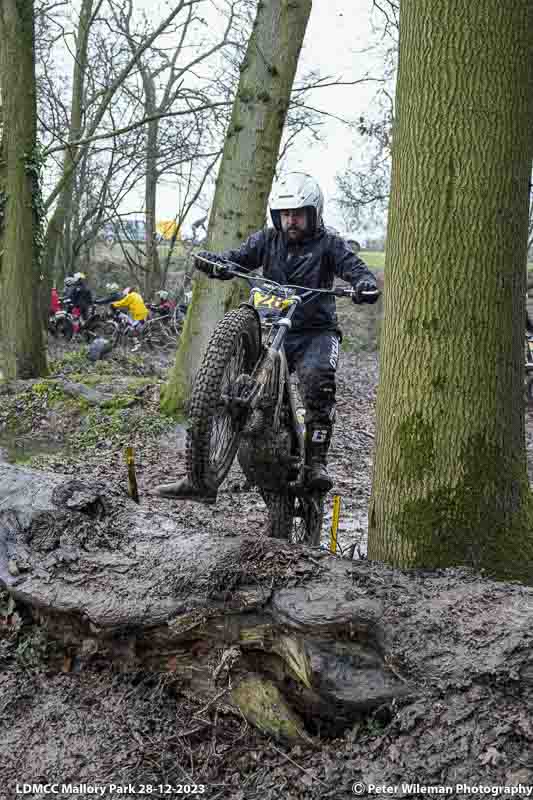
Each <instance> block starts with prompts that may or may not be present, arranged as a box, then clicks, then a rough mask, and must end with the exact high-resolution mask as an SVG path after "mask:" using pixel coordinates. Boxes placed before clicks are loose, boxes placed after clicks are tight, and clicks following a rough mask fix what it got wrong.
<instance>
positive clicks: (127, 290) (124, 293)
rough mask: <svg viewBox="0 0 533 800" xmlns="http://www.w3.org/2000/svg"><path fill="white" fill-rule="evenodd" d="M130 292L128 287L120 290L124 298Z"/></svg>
mask: <svg viewBox="0 0 533 800" xmlns="http://www.w3.org/2000/svg"><path fill="white" fill-rule="evenodd" d="M130 292H131V289H130V287H129V286H126V288H125V289H123V290H122V297H126V295H128V294H129V293H130Z"/></svg>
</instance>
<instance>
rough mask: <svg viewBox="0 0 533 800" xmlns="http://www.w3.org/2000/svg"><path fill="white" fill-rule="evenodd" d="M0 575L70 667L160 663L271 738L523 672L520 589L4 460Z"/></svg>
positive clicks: (334, 725)
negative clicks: (329, 548)
mask: <svg viewBox="0 0 533 800" xmlns="http://www.w3.org/2000/svg"><path fill="white" fill-rule="evenodd" d="M0 584H1V585H2V586H3V587H4V588H6V589H7V590H8V591H9V593H10V594H11V595H12V596H13V598H14V600H15V602H16V603H17V606H20V607H21V608H23V609H25V610H26V612H27V613H29V614H31V616H32V618H33V620H34V621H35V622H38V623H39V624H41V625H45V626H46V628H47V631H48V635H49V636H50V637H51V638H53V639H54V640H55V641H56V642H57V643H58V644H59V645H60V646H61V652H62V656H63V658H65V657H66V658H67V659H70V660H71V661H75V662H76V663H77V665H78V668H82V667H86V668H91V667H93V666H98V667H101V666H102V665H107V666H111V667H113V668H115V669H118V670H123V671H124V670H138V669H140V670H161V671H169V672H172V673H174V675H175V676H176V679H177V682H178V685H179V691H181V692H183V693H184V694H185V695H191V694H192V695H194V696H195V697H200V698H202V699H205V703H206V704H207V705H209V704H214V703H216V704H217V705H219V706H220V707H221V708H226V709H227V710H231V709H233V710H236V709H239V710H240V712H241V713H242V714H243V715H244V716H245V717H246V718H247V719H248V720H249V721H250V722H251V723H252V724H254V725H256V726H257V727H258V728H260V729H261V730H263V731H264V732H266V733H269V734H271V735H273V736H275V737H277V738H280V739H288V740H292V741H309V739H310V737H312V736H313V734H315V733H316V732H318V731H320V733H321V734H328V735H336V734H338V733H340V732H342V731H343V730H344V729H345V728H346V727H348V726H349V725H352V724H353V723H354V721H356V720H358V719H360V718H361V716H362V715H365V714H368V713H369V712H372V711H375V710H376V709H380V708H381V709H387V708H390V707H391V706H392V705H393V704H396V705H397V704H399V703H407V702H412V701H416V700H417V699H419V698H427V697H428V696H431V695H432V694H434V695H435V696H437V695H439V696H441V695H442V693H443V692H446V691H448V690H450V689H454V690H457V689H460V688H462V687H469V686H472V685H473V684H476V683H479V684H482V683H485V682H486V681H487V680H488V678H489V677H490V678H492V679H494V680H506V679H509V680H515V679H516V678H517V676H518V678H519V679H520V681H521V682H522V684H528V685H531V684H532V683H533V651H532V649H531V645H532V642H533V590H532V589H530V588H528V587H524V586H521V585H516V584H501V583H496V582H493V581H489V580H486V579H484V578H483V577H481V576H479V575H476V574H474V573H472V572H469V571H466V570H460V569H456V570H439V571H434V572H424V571H420V570H418V571H401V570H394V569H392V568H389V567H387V566H385V565H383V564H380V563H376V562H367V561H357V562H351V561H348V560H345V559H340V558H337V557H334V556H332V555H331V554H329V553H327V552H325V551H320V550H317V549H311V548H306V547H303V546H290V545H287V544H285V543H284V542H280V541H278V540H274V539H268V538H265V537H257V536H242V535H233V533H232V531H231V530H228V531H227V532H226V533H225V534H218V535H213V534H212V533H208V532H206V531H204V530H201V529H197V528H195V529H191V528H189V527H188V524H187V520H186V519H184V518H183V516H179V517H178V516H177V515H176V516H175V517H174V516H169V515H163V514H155V513H153V512H152V511H150V510H149V509H148V508H146V507H143V505H142V504H141V505H140V506H138V505H136V504H135V503H133V502H131V501H130V500H129V499H128V498H127V497H126V496H124V497H117V496H116V495H115V496H112V495H110V494H109V493H108V491H107V490H106V487H105V486H104V485H100V484H98V483H89V482H87V483H86V482H84V481H82V480H79V479H71V478H69V477H66V476H61V475H56V474H49V473H44V472H38V471H34V470H30V469H24V468H19V467H15V466H11V465H6V464H0Z"/></svg>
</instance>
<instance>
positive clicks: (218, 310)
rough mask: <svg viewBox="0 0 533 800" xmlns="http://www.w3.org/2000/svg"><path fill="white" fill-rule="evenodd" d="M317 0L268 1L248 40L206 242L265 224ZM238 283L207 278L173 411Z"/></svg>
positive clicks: (231, 241)
mask: <svg viewBox="0 0 533 800" xmlns="http://www.w3.org/2000/svg"><path fill="white" fill-rule="evenodd" d="M310 13H311V0H265V2H261V3H259V5H258V8H257V16H256V19H255V22H254V27H253V31H252V34H251V37H250V40H249V43H248V48H247V51H246V55H245V58H244V61H243V62H242V65H241V77H240V80H239V86H238V90H237V95H236V97H235V101H234V105H233V110H232V115H231V121H230V124H229V128H228V131H227V134H226V141H225V144H224V152H223V155H222V161H221V164H220V169H219V173H218V178H217V185H216V190H215V197H214V201H213V206H212V210H211V215H210V218H209V226H208V232H207V247H208V248H209V249H211V250H215V251H216V250H224V249H227V248H230V247H236V246H237V245H238V244H240V242H242V241H243V239H245V238H246V237H247V236H249V235H250V233H252V232H253V231H256V230H258V229H259V228H262V227H263V225H264V224H265V214H266V208H267V202H268V195H269V192H270V188H271V185H272V179H273V177H274V172H275V168H276V162H277V158H278V152H279V146H280V142H281V135H282V132H283V126H284V124H285V119H286V117H287V110H288V107H289V101H290V94H291V90H292V84H293V81H294V76H295V73H296V67H297V65H298V57H299V55H300V50H301V48H302V43H303V38H304V34H305V29H306V26H307V21H308V19H309V15H310ZM232 290H233V287H230V288H229V289H228V287H227V284H226V285H224V284H223V283H220V282H218V281H209V280H208V279H206V278H204V277H201V278H199V279H198V280H197V281H196V282H195V285H194V289H193V297H192V302H191V304H190V307H189V311H188V314H187V320H186V323H185V326H184V329H183V333H182V335H181V338H180V344H179V347H178V352H177V354H176V362H175V365H174V368H173V370H172V373H171V375H170V378H169V382H168V384H167V385H166V387H165V391H164V392H163V396H162V407H163V409H164V410H165V411H167V412H168V413H175V412H181V411H183V410H185V408H186V405H187V402H188V399H189V397H190V392H191V388H192V383H193V380H194V376H195V374H196V371H197V369H198V367H199V365H200V363H201V360H202V356H203V353H204V350H205V348H206V346H207V343H208V341H209V339H210V337H211V334H212V332H213V330H214V328H215V326H216V323H217V322H218V320H219V319H220V318H221V317H222V315H223V314H224V311H225V310H226V308H227V306H228V305H230V304H231V302H232V299H231V295H232V294H233V291H232Z"/></svg>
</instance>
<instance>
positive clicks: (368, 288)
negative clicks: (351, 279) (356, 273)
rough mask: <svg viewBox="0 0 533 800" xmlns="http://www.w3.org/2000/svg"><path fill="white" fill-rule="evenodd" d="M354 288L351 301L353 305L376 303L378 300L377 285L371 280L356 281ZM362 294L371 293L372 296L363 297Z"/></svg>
mask: <svg viewBox="0 0 533 800" xmlns="http://www.w3.org/2000/svg"><path fill="white" fill-rule="evenodd" d="M353 288H354V294H353V295H352V301H353V302H354V303H356V304H357V303H376V302H377V301H378V300H379V296H380V294H381V293H380V291H379V289H378V285H377V283H376V281H373V280H371V279H370V278H361V280H359V281H357V283H356V284H355V286H354V287H353ZM363 292H373V294H368V295H364V294H363Z"/></svg>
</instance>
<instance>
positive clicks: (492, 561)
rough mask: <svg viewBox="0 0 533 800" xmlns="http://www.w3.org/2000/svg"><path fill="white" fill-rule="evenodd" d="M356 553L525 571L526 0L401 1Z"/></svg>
mask: <svg viewBox="0 0 533 800" xmlns="http://www.w3.org/2000/svg"><path fill="white" fill-rule="evenodd" d="M400 28H401V37H400V59H399V74H398V84H397V103H396V108H397V118H396V123H395V128H394V150H393V177H392V193H391V203H390V216H389V232H388V248H387V261H386V268H385V269H386V278H385V314H384V317H385V319H384V327H383V332H382V339H381V367H380V369H381V376H380V388H379V392H378V405H377V417H378V434H377V443H376V445H377V449H376V460H375V474H374V485H373V494H372V499H371V506H370V514H369V556H370V557H371V558H374V559H382V560H385V561H389V562H391V563H393V564H395V565H398V566H424V567H437V566H448V565H454V564H468V565H471V566H474V567H476V568H483V569H485V570H487V572H488V573H490V574H493V575H495V576H499V577H505V578H519V579H523V580H527V581H531V580H532V579H533V537H532V534H531V519H532V518H531V505H530V491H529V485H528V480H527V473H526V457H525V442H524V419H523V399H522V396H523V338H524V294H525V288H526V286H525V264H526V249H527V226H528V198H529V177H530V170H531V159H532V155H533V138H532V136H531V131H532V130H533V59H532V57H531V41H532V40H533V6H532V4H531V3H530V2H529V0H517V2H515V3H512V4H510V5H509V4H502V3H500V1H499V0H486V2H484V3H471V2H470V0H443V2H441V3H439V4H437V5H436V4H435V3H434V2H432V0H402V5H401V26H400Z"/></svg>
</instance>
